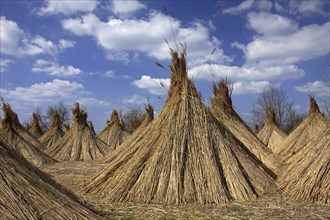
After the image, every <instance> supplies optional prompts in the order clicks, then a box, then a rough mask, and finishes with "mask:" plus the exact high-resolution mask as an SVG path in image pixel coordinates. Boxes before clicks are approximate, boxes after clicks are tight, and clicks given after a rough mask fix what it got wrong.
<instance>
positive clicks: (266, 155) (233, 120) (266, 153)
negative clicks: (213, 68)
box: [211, 80, 282, 179]
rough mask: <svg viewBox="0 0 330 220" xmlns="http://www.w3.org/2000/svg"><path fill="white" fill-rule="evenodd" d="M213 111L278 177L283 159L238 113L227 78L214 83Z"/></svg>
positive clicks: (271, 172)
mask: <svg viewBox="0 0 330 220" xmlns="http://www.w3.org/2000/svg"><path fill="white" fill-rule="evenodd" d="M211 112H212V113H213V114H214V115H215V116H216V118H217V119H218V120H219V121H220V122H221V123H222V124H223V125H224V126H225V127H226V128H227V129H228V130H229V131H230V132H232V133H233V134H234V135H235V137H236V138H237V139H238V140H239V141H241V142H242V143H243V144H244V145H245V147H246V148H247V149H248V150H249V151H250V152H251V153H252V154H254V155H255V156H256V157H257V158H258V159H259V160H260V161H261V162H262V163H263V164H264V165H265V167H266V168H265V171H266V172H267V173H268V174H269V175H270V176H272V177H273V178H274V179H276V178H277V173H278V172H279V171H280V167H281V166H282V161H281V160H279V159H278V157H277V156H276V155H275V154H274V153H273V152H272V151H271V150H270V149H269V148H267V147H266V146H265V145H264V144H263V143H262V142H261V141H260V140H259V139H258V137H257V136H256V135H255V134H254V132H253V131H251V129H250V128H249V127H248V126H247V125H246V124H245V122H244V121H243V120H242V119H241V118H240V117H239V115H238V114H237V113H236V111H235V110H234V108H233V106H232V100H231V98H230V96H229V89H228V86H227V81H225V80H221V81H220V82H219V84H218V86H217V85H216V84H213V97H212V100H211Z"/></svg>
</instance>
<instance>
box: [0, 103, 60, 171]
mask: <svg viewBox="0 0 330 220" xmlns="http://www.w3.org/2000/svg"><path fill="white" fill-rule="evenodd" d="M3 113H4V118H3V120H2V127H1V129H0V138H2V140H4V141H5V142H6V143H8V144H9V145H10V146H12V147H13V148H14V150H15V151H17V152H19V153H20V154H21V155H22V156H23V157H25V158H26V159H27V160H28V161H30V162H31V163H32V164H34V165H38V166H39V165H42V164H48V163H55V162H56V161H55V160H53V159H52V158H50V157H49V156H47V155H46V154H44V153H43V152H42V151H43V150H44V146H43V145H42V144H41V143H40V142H39V141H38V140H37V139H36V138H35V137H34V136H33V135H31V134H30V133H29V132H28V131H27V130H26V129H25V128H24V127H23V125H21V123H20V122H19V120H18V117H17V114H16V113H15V112H14V111H13V110H12V109H11V107H10V105H9V104H6V103H5V104H3Z"/></svg>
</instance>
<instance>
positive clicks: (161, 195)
mask: <svg viewBox="0 0 330 220" xmlns="http://www.w3.org/2000/svg"><path fill="white" fill-rule="evenodd" d="M171 72H172V73H171V86H170V89H169V92H168V98H167V100H166V102H165V105H164V107H163V109H162V111H161V112H160V113H159V115H158V116H157V118H155V119H154V120H153V121H152V122H151V123H150V124H149V125H147V126H146V127H145V128H144V129H143V131H141V133H140V135H139V136H137V138H136V139H135V140H133V139H132V137H131V138H130V139H129V140H127V141H131V142H130V143H131V145H130V146H129V147H127V148H122V150H120V151H114V152H113V156H112V160H111V162H110V163H109V166H108V167H107V168H106V169H105V170H103V171H102V172H101V173H100V174H99V175H97V176H96V177H95V178H94V179H93V180H92V181H91V182H90V183H89V185H88V186H87V188H86V192H87V193H95V194H96V197H99V198H100V199H103V200H105V201H108V202H139V203H174V204H182V203H200V204H206V203H225V202H231V201H246V200H251V199H255V198H257V197H258V196H259V195H261V194H263V193H266V192H275V191H277V190H278V188H277V186H276V184H275V183H274V181H273V180H272V178H271V177H270V176H269V175H268V174H267V173H266V172H265V171H264V169H263V164H262V162H261V161H259V160H258V158H257V157H255V156H254V155H253V154H252V153H251V152H250V151H248V150H247V149H246V147H244V146H243V145H242V144H241V142H239V141H238V140H237V139H236V138H235V137H234V136H233V135H232V134H231V132H230V131H228V130H227V129H226V128H225V127H224V126H223V125H221V124H220V123H219V122H218V121H217V119H216V118H215V117H214V116H213V115H212V114H211V113H210V111H209V110H208V109H207V108H206V106H204V104H203V103H202V101H201V97H200V95H199V94H198V92H197V90H196V88H195V86H194V84H193V83H192V82H191V80H189V79H188V76H187V69H186V54H185V52H183V53H182V54H181V55H180V54H178V53H177V52H174V51H173V52H172V65H171ZM124 144H126V142H125V143H124Z"/></svg>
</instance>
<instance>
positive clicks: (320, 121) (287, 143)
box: [275, 96, 326, 163]
mask: <svg viewBox="0 0 330 220" xmlns="http://www.w3.org/2000/svg"><path fill="white" fill-rule="evenodd" d="M325 129H326V119H325V117H324V116H323V115H322V113H321V112H320V110H319V107H318V105H317V103H316V101H315V99H314V98H313V97H312V96H310V108H309V113H308V115H307V117H306V118H305V119H304V120H303V121H302V122H301V123H300V124H299V126H298V127H297V128H296V129H294V130H293V131H292V132H291V133H290V134H289V135H288V137H287V138H285V139H284V141H283V142H282V143H281V144H280V145H278V147H277V148H276V149H275V153H276V154H278V155H279V156H280V157H281V158H282V159H283V160H284V161H285V162H286V163H288V161H289V159H290V158H291V157H292V156H293V155H294V154H296V153H298V152H299V151H300V150H301V149H302V148H303V147H304V146H305V145H306V143H308V142H309V140H310V139H311V138H313V137H314V136H315V135H316V134H318V133H320V132H324V130H325Z"/></svg>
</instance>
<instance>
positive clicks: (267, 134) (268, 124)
mask: <svg viewBox="0 0 330 220" xmlns="http://www.w3.org/2000/svg"><path fill="white" fill-rule="evenodd" d="M264 122H265V125H264V127H263V128H262V129H261V131H260V132H259V133H258V137H259V139H260V140H261V141H262V142H263V143H264V144H265V145H266V146H267V147H268V148H269V149H271V151H273V152H275V151H276V148H277V146H279V145H280V144H281V143H282V142H283V140H284V139H285V138H286V137H287V135H286V134H285V133H284V132H283V131H282V130H281V129H280V128H279V127H278V124H277V122H276V118H275V112H274V110H273V109H272V108H268V109H267V112H266V116H265V120H264Z"/></svg>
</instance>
